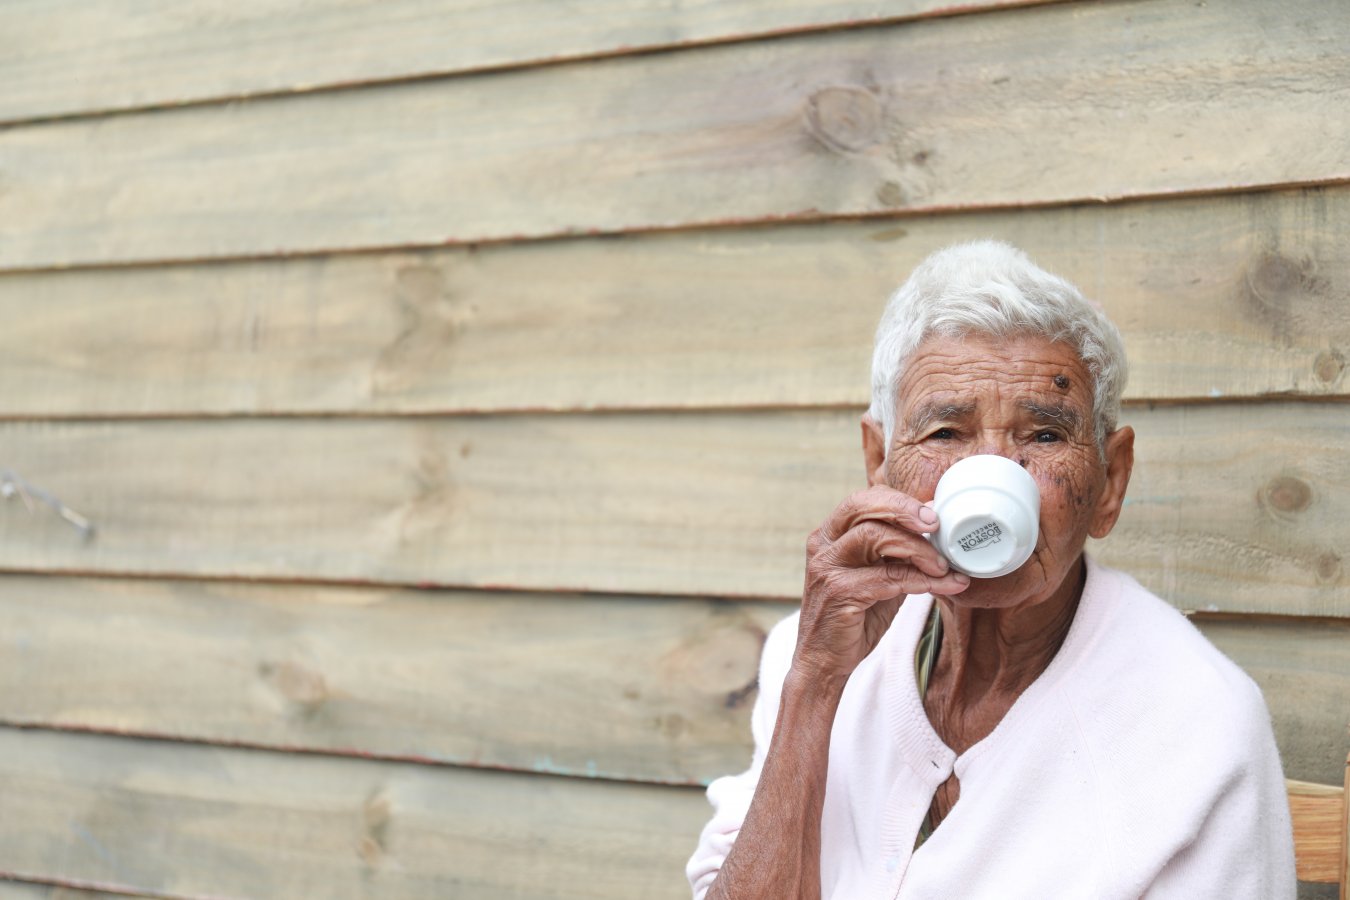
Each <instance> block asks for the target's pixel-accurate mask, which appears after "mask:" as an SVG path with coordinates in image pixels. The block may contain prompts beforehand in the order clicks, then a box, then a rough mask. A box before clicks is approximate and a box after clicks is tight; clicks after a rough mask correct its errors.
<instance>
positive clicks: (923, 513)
mask: <svg viewBox="0 0 1350 900" xmlns="http://www.w3.org/2000/svg"><path fill="white" fill-rule="evenodd" d="M919 521H920V522H922V523H923V524H925V525H936V524H937V512H936V511H934V509H933V507H931V506H929V505H928V504H927V503H925V504H924V505H923V506H920V507H919Z"/></svg>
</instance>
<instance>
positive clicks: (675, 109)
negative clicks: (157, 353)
mask: <svg viewBox="0 0 1350 900" xmlns="http://www.w3.org/2000/svg"><path fill="white" fill-rule="evenodd" d="M1342 12H1343V10H1342V7H1341V6H1340V3H1339V0H1290V3H1286V4H1282V5H1281V6H1280V8H1279V9H1278V10H1277V9H1275V8H1273V7H1271V6H1270V5H1269V4H1266V3H1264V2H1261V0H1232V2H1226V3H1215V4H1209V5H1200V4H1196V3H1193V2H1190V0H1155V2H1133V3H1130V2H1122V3H1110V4H1055V5H1050V6H1044V7H1036V8H1032V9H1026V10H1015V11H1008V12H999V13H989V14H986V15H979V16H958V17H953V18H945V19H934V20H926V21H922V22H915V23H910V24H906V25H900V26H893V27H885V28H876V29H863V30H858V31H844V32H832V33H827V34H822V35H813V36H805V37H799V38H792V39H783V40H779V41H772V42H761V43H757V44H738V45H732V46H725V47H714V48H706V49H700V50H691V51H688V52H682V53H677V54H653V55H643V56H635V57H625V58H622V59H615V60H608V61H604V62H597V63H591V64H587V65H573V66H559V67H550V68H548V69H543V70H526V71H516V72H506V73H500V74H496V75H488V76H483V77H475V78H471V79H453V80H450V81H444V82H426V83H417V84H407V85H400V86H391V87H386V88H379V89H370V90H357V91H342V92H333V93H320V94H311V95H305V96H302V97H291V98H279V99H273V100H266V101H258V102H246V103H240V104H237V105H230V106H226V107H198V108H192V109H184V110H176V111H170V112H153V113H145V114H134V115H126V116H118V117H114V118H111V119H105V120H77V121H65V122H55V123H49V124H40V125H34V126H32V127H15V128H10V129H6V130H4V131H0V183H3V185H4V190H3V191H0V268H16V267H17V268H31V267H48V266H58V267H59V266H65V265H73V264H87V263H105V262H125V261H129V260H164V259H175V258H205V257H221V256H234V255H254V254H285V253H295V252H304V251H319V250H336V249H354V248H370V247H389V246H394V245H407V244H420V245H434V244H441V243H465V242H468V243H473V242H480V241H486V240H505V239H518V238H524V237H542V236H550V235H563V234H576V233H589V232H617V231H625V230H631V229H650V228H666V227H676V226H688V225H691V224H697V223H709V222H727V221H742V222H743V221H750V220H765V219H769V220H777V219H784V218H810V219H815V218H819V217H821V216H829V215H840V214H842V215H860V214H877V213H885V212H893V211H906V212H918V211H925V210H927V211H931V210H935V209H950V208H952V207H967V206H975V205H979V206H1021V205H1025V204H1045V203H1062V202H1067V201H1074V200H1083V199H1103V198H1121V197H1130V196H1135V195H1140V194H1160V193H1173V192H1192V191H1223V190H1229V189H1233V188H1238V187H1243V186H1253V185H1279V184H1289V183H1298V184H1304V183H1316V182H1327V181H1335V180H1345V179H1347V178H1350V154H1348V153H1347V152H1346V150H1345V148H1346V147H1347V146H1350V119H1348V118H1347V117H1345V116H1344V115H1341V112H1342V110H1344V109H1345V108H1346V106H1347V105H1348V104H1350V56H1347V55H1346V54H1345V53H1344V52H1343V50H1344V47H1345V46H1346V43H1347V41H1350V19H1347V17H1346V16H1344V15H1342Z"/></svg>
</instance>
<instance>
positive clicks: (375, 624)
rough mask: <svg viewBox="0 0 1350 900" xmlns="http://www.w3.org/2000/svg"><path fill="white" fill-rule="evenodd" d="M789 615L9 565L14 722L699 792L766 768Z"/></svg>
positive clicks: (764, 608) (6, 656)
mask: <svg viewBox="0 0 1350 900" xmlns="http://www.w3.org/2000/svg"><path fill="white" fill-rule="evenodd" d="M791 608H795V606H794V607H791ZM789 611H790V608H789V607H787V606H785V605H783V604H770V603H725V602H723V603H718V602H708V601H703V600H666V599H659V598H651V597H648V598H633V597H612V598H586V597H570V596H554V595H534V596H527V595H516V594H501V593H498V594H472V593H441V592H435V593H433V592H419V591H390V590H384V591H376V590H352V589H338V588H318V587H309V586H284V587H277V586H262V585H238V584H228V583H209V582H208V583H202V582H196V583H194V582H166V581H134V580H127V581H100V580H92V579H62V578H25V577H12V576H11V577H5V578H0V633H3V634H4V635H6V641H7V643H6V646H7V648H8V649H7V651H6V652H5V653H3V654H0V722H5V723H8V724H11V725H15V724H18V725H44V726H56V727H63V728H78V729H93V730H99V731H108V732H125V733H134V734H140V735H150V736H154V735H161V736H165V737H174V738H186V739H189V740H201V741H214V742H224V743H241V744H247V745H252V746H271V747H276V748H279V749H289V750H317V751H329V752H339V753H354V754H360V755H372V754H373V755H378V756H382V757H386V758H404V759H416V760H434V761H437V762H445V763H454V764H458V765H467V766H486V767H492V768H509V769H518V770H524V771H538V772H546V773H559V774H569V775H577V776H590V777H596V776H599V777H605V778H615V779H633V780H640V781H660V782H672V783H683V784H696V783H700V782H706V781H708V780H711V779H712V778H715V777H717V776H718V775H722V774H726V773H727V772H728V771H731V770H733V769H744V768H745V766H746V765H747V764H748V762H749V748H748V747H746V746H745V743H746V741H747V740H748V737H749V725H748V718H747V714H748V712H749V709H750V707H751V705H753V703H754V700H755V696H756V688H755V684H756V675H757V667H758V662H759V653H760V647H761V644H762V642H763V638H764V635H765V633H766V632H767V630H768V629H769V628H770V627H772V625H773V624H774V623H775V622H777V621H778V620H779V619H781V618H782V617H783V616H784V615H786V614H787V613H788V612H789Z"/></svg>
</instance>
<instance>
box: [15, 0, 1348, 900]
mask: <svg viewBox="0 0 1350 900" xmlns="http://www.w3.org/2000/svg"><path fill="white" fill-rule="evenodd" d="M584 6H585V9H584V10H583V11H581V12H578V11H577V9H576V5H573V4H566V5H559V4H555V3H552V2H545V0H511V2H509V3H501V4H493V5H491V6H488V5H483V4H480V3H476V2H471V0H395V2H384V3H379V4H376V3H373V2H358V0H316V2H313V3H307V4H305V5H304V6H303V8H301V7H299V6H291V7H289V8H287V7H286V5H284V4H276V3H271V2H263V0H247V2H235V3H232V4H229V5H228V6H227V5H222V4H219V3H214V2H208V0H191V2H182V3H179V2H176V3H167V2H159V3H145V2H135V3H133V2H131V0H113V2H108V3H101V4H86V3H79V2H75V0H47V2H23V3H8V4H4V5H3V6H2V7H0V51H2V52H0V80H3V82H4V83H5V85H6V90H5V91H4V92H3V95H0V323H2V326H3V327H0V469H6V470H11V471H13V472H15V473H17V474H18V475H19V476H21V477H22V478H23V479H25V480H26V482H27V483H29V484H31V485H33V486H35V487H36V488H38V489H41V490H45V491H48V492H50V493H51V494H52V495H55V496H56V497H59V499H60V500H61V501H64V502H65V503H66V504H68V505H69V506H70V507H71V508H73V509H74V510H76V511H78V513H80V514H82V515H84V516H87V517H88V518H89V519H91V520H92V521H93V523H94V526H95V531H94V532H93V534H92V536H90V535H86V534H83V533H81V531H80V530H78V529H77V528H75V527H72V525H71V523H70V522H68V521H64V520H62V519H61V518H59V517H58V516H57V515H55V513H54V512H53V511H52V510H50V509H49V508H47V507H46V506H45V505H44V504H43V502H42V499H41V497H37V498H36V499H35V500H34V509H33V510H32V511H29V510H28V509H25V507H24V505H23V504H22V503H21V502H20V498H19V497H17V496H16V497H11V498H10V499H9V500H8V502H4V503H0V572H2V573H3V574H0V640H3V642H4V652H3V653H0V897H3V898H6V900H8V898H11V897H12V898H16V900H20V898H21V900H28V898H40V897H49V898H57V897H61V898H82V900H87V898H92V897H98V896H104V895H105V894H102V893H100V892H109V893H108V894H107V895H108V896H111V895H113V894H116V895H118V896H124V895H132V896H142V897H156V898H206V897H267V898H272V897H277V898H283V897H284V898H290V897H325V898H348V897H350V898H366V897H381V898H383V897H410V898H411V897H418V898H421V897H428V896H453V897H457V898H508V897H509V898H525V897H529V898H536V897H540V898H554V897H556V898H563V897H577V898H583V897H584V898H632V897H654V898H660V897H671V898H674V897H680V896H684V895H685V893H686V891H685V888H684V886H683V878H682V874H681V868H682V864H683V861H684V859H685V857H686V856H687V855H688V853H689V852H690V850H691V849H692V846H693V842H694V839H695V836H696V834H697V831H698V828H699V827H700V825H701V823H702V821H703V819H704V818H705V815H706V806H705V804H704V801H703V798H702V796H701V786H702V785H703V784H706V782H707V781H709V780H710V779H712V778H715V777H717V776H718V775H719V774H724V773H727V772H731V771H736V770H739V769H740V768H742V767H743V766H744V765H745V763H746V762H747V760H748V745H747V741H748V733H747V715H748V712H749V709H750V707H751V705H752V704H753V701H754V697H755V665H756V659H757V654H758V651H759V647H760V644H761V642H762V640H763V637H764V634H765V632H766V630H767V629H768V628H769V627H771V626H772V624H773V623H774V622H775V621H777V620H778V619H779V618H780V617H781V616H783V615H784V614H785V613H786V612H788V611H789V610H790V609H791V603H792V599H793V598H794V596H795V595H796V593H797V589H798V586H799V584H800V578H801V557H802V546H803V541H804V537H805V535H806V533H807V532H808V531H809V530H810V529H811V528H812V527H813V526H814V525H815V524H816V523H817V522H818V521H819V519H820V518H821V517H823V516H824V515H825V514H826V513H827V512H828V511H829V509H830V508H831V507H832V506H833V505H834V503H835V502H836V501H837V500H838V499H839V498H840V497H842V495H843V494H845V493H847V492H848V491H849V490H852V489H853V488H854V487H856V486H858V485H859V484H860V483H861V482H862V465H861V460H860V458H859V455H858V450H857V446H856V442H857V436H856V429H857V426H856V417H857V415H858V413H859V412H860V410H861V408H862V407H863V406H864V405H865V403H866V400H867V396H866V392H867V363H868V358H869V353H870V336H871V331H872V329H873V327H874V325H875V321H876V318H877V315H878V313H879V312H880V309H881V307H882V305H883V303H884V301H885V297H886V295H887V293H888V292H889V291H890V290H891V289H892V288H893V287H894V286H895V285H896V284H897V283H898V282H899V280H901V279H902V278H903V277H904V276H905V274H906V273H907V272H908V270H909V269H910V268H912V266H913V265H914V264H915V263H916V262H918V261H919V260H920V259H921V258H922V257H923V256H924V255H926V254H927V253H928V252H930V251H932V250H933V249H936V248H938V247H940V246H943V245H945V244H948V243H950V242H952V241H955V240H961V239H966V238H972V237H981V236H994V237H1000V238H1005V239H1008V240H1011V241H1013V242H1014V243H1016V244H1018V245H1020V246H1023V247H1025V248H1026V249H1027V250H1028V251H1029V252H1030V253H1031V254H1032V255H1033V257H1034V258H1035V259H1037V260H1038V261H1039V262H1041V263H1042V264H1044V265H1045V266H1047V267H1048V268H1050V269H1052V270H1054V271H1058V272H1060V273H1062V274H1064V275H1066V276H1067V277H1069V278H1071V279H1073V280H1075V281H1076V282H1078V283H1079V284H1080V285H1081V286H1082V287H1083V288H1084V289H1085V290H1086V291H1087V292H1088V293H1089V294H1090V295H1092V296H1094V297H1095V298H1097V299H1099V300H1100V301H1101V302H1102V303H1103V304H1104V305H1105V306H1106V307H1107V309H1108V311H1109V312H1110V313H1111V314H1112V315H1113V317H1114V318H1115V319H1116V321H1117V322H1118V323H1119V324H1120V325H1121V327H1122V329H1123V331H1124V332H1125V336H1126V343H1127V345H1128V348H1129V351H1130V354H1131V357H1132V361H1133V366H1134V371H1133V375H1132V380H1131V383H1130V388H1129V392H1128V396H1127V409H1126V419H1127V420H1128V421H1130V422H1131V423H1132V424H1133V425H1134V427H1135V428H1136V430H1137V431H1138V432H1139V435H1140V446H1139V456H1140V459H1139V465H1138V472H1137V475H1136V481H1135V483H1134V485H1133V488H1132V492H1131V496H1130V498H1129V501H1128V507H1127V509H1126V512H1125V515H1124V518H1123V520H1122V523H1121V526H1120V528H1119V530H1118V533H1117V534H1116V535H1114V536H1113V537H1112V538H1111V539H1110V540H1108V541H1107V542H1105V543H1104V544H1103V545H1101V546H1100V547H1097V548H1095V550H1096V552H1098V553H1099V554H1100V555H1101V556H1102V557H1103V558H1104V559H1106V560H1108V561H1110V562H1112V563H1114V564H1117V565H1120V566H1123V567H1126V568H1128V569H1129V570H1131V571H1132V572H1134V573H1135V574H1137V575H1138V576H1139V577H1140V578H1141V579H1142V580H1144V581H1145V582H1146V583H1147V584H1148V585H1149V586H1151V587H1152V588H1154V589H1155V590H1157V591H1159V592H1160V593H1162V594H1163V595H1164V596H1166V597H1167V598H1168V599H1170V600H1171V601H1172V602H1174V603H1176V604H1177V605H1178V606H1180V607H1181V608H1183V609H1186V610H1188V611H1192V612H1193V613H1194V620H1195V621H1196V622H1197V623H1198V624H1199V625H1200V627H1201V628H1202V629H1203V630H1204V631H1205V632H1206V633H1207V634H1208V635H1209V636H1210V637H1211V639H1212V640H1214V641H1215V642H1216V643H1217V644H1218V645H1219V646H1220V647H1221V648H1222V649H1223V650H1224V651H1225V652H1226V653H1228V654H1229V655H1230V656H1232V657H1233V658H1234V659H1235V660H1237V661H1238V662H1239V663H1240V664H1242V665H1243V666H1244V667H1245V668H1246V669H1247V670H1248V671H1249V672H1250V673H1251V674H1252V675H1253V677H1254V678H1256V680H1257V681H1258V682H1259V683H1260V684H1261V686H1262V688H1263V689H1264V690H1265V692H1266V696H1267V699H1268V701H1269V704H1270V707H1271V711H1272V715H1273V717H1274V721H1275V726H1276V731H1277V736H1278V739H1279V741H1280V745H1281V749H1282V752H1283V754H1284V759H1285V765H1286V771H1287V774H1288V775H1289V776H1290V777H1294V778H1300V779H1305V780H1312V781H1324V782H1332V781H1336V780H1337V779H1339V777H1340V767H1341V766H1342V764H1343V760H1344V758H1345V755H1346V752H1347V750H1350V700H1348V699H1347V698H1350V572H1347V568H1348V567H1350V563H1347V556H1346V549H1345V548H1346V547H1347V546H1350V516H1348V515H1347V511H1348V510H1350V461H1347V460H1348V459H1350V456H1348V455H1347V453H1346V448H1347V438H1348V437H1350V405H1347V401H1348V400H1350V376H1347V375H1346V374H1345V369H1346V362H1347V358H1350V259H1348V258H1347V255H1346V253H1345V246H1346V236H1347V234H1350V119H1347V118H1346V116H1345V115H1344V110H1345V109H1346V108H1348V107H1350V56H1347V55H1346V54H1345V52H1344V48H1345V47H1346V46H1348V45H1350V17H1347V16H1346V15H1345V9H1344V5H1343V3H1341V2H1340V0H1290V2H1287V3H1283V4H1279V5H1271V4H1266V3H1262V2H1260V0H1231V2H1225V3H1211V4H1208V5H1206V4H1195V3H1192V2H1189V0H1186V2H1183V0H1133V2H1110V3H1072V2H1070V3H1039V2H1006V0H1005V2H998V0H988V2H979V3H969V2H966V3H962V4H959V5H957V4H948V3H944V2H943V0H889V2H875V0H872V2H866V3H861V2H859V3H847V2H846V3H825V2H821V0H793V2H779V0H775V2H768V0H742V2H737V3H725V2H711V0H699V2H687V3H681V4H675V5H669V4H642V3H633V2H627V0H624V2H621V0H590V2H588V3H587V4H584Z"/></svg>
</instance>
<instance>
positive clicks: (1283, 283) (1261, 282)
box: [1247, 253, 1303, 304]
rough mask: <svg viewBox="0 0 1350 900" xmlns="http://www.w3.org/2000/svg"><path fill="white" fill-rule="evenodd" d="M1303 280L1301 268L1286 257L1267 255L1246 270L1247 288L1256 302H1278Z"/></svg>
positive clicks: (1273, 254) (1276, 254)
mask: <svg viewBox="0 0 1350 900" xmlns="http://www.w3.org/2000/svg"><path fill="white" fill-rule="evenodd" d="M1302 280H1303V267H1302V266H1300V265H1299V264H1298V263H1296V262H1295V261H1294V260H1292V259H1290V258H1289V257H1287V256H1281V255H1280V254H1278V253H1267V254H1265V255H1264V256H1262V257H1261V258H1260V259H1259V260H1257V261H1256V264H1255V265H1253V266H1252V267H1251V268H1250V269H1248V270H1247V286H1248V287H1249V288H1251V291H1252V293H1253V294H1255V295H1256V298H1257V299H1258V300H1261V301H1263V302H1265V303H1267V304H1270V303H1274V302H1278V301H1279V300H1281V299H1282V298H1283V297H1285V296H1286V295H1288V294H1289V293H1291V292H1292V291H1294V290H1296V289H1297V288H1298V286H1299V284H1300V283H1301V282H1302Z"/></svg>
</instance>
